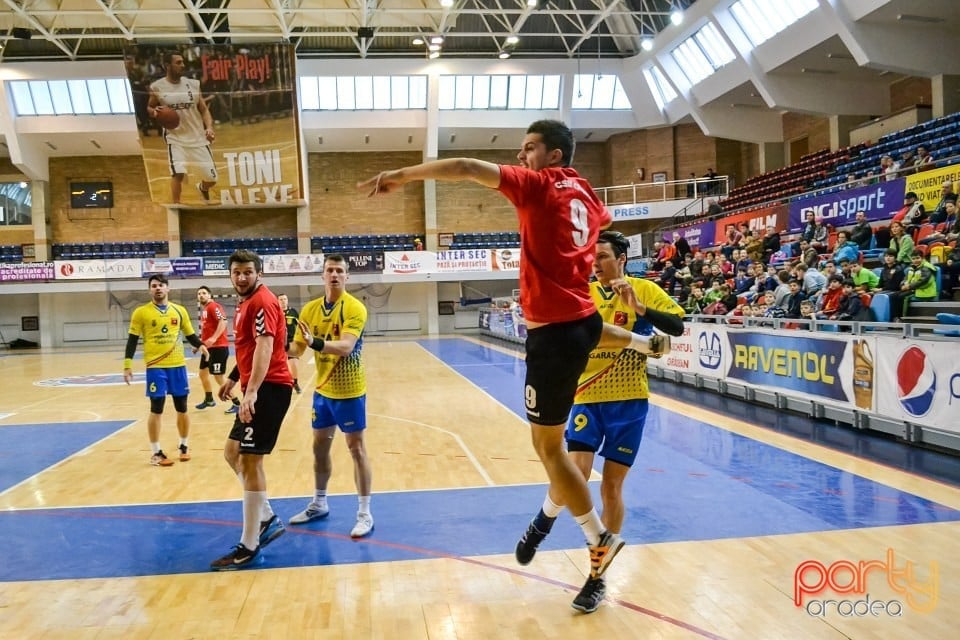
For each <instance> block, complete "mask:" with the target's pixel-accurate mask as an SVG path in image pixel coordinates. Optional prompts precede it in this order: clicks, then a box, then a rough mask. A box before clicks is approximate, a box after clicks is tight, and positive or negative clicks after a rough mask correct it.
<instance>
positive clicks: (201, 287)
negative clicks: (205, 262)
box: [197, 284, 212, 293]
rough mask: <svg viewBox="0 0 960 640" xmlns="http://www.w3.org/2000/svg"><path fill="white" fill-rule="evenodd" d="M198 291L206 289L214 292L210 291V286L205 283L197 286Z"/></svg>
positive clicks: (208, 291)
mask: <svg viewBox="0 0 960 640" xmlns="http://www.w3.org/2000/svg"><path fill="white" fill-rule="evenodd" d="M197 291H206V292H207V293H212V292H211V291H210V287H208V286H207V285H205V284H202V285H200V286H199V287H197Z"/></svg>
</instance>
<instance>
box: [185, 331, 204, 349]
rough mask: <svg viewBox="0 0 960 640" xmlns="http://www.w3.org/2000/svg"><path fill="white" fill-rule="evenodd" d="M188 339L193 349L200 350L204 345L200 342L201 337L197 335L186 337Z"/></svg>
mask: <svg viewBox="0 0 960 640" xmlns="http://www.w3.org/2000/svg"><path fill="white" fill-rule="evenodd" d="M186 338H187V342H189V343H190V346H191V347H194V348H196V349H199V348H200V347H201V346H202V345H203V343H202V342H200V337H199V336H198V335H197V334H195V333H191V334H190V335H188V336H186Z"/></svg>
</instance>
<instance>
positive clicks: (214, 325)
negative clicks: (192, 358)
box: [196, 285, 240, 413]
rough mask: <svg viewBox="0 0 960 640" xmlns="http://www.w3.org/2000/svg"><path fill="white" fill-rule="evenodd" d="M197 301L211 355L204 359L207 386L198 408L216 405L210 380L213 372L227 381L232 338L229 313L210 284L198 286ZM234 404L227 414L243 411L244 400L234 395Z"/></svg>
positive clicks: (202, 367)
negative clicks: (228, 318) (241, 406)
mask: <svg viewBox="0 0 960 640" xmlns="http://www.w3.org/2000/svg"><path fill="white" fill-rule="evenodd" d="M197 302H198V303H199V304H200V342H202V343H203V344H204V346H206V347H207V351H208V352H209V354H210V356H209V357H207V356H203V357H201V358H200V384H201V385H202V386H203V402H201V403H200V404H198V405H197V407H196V408H197V409H201V410H203V409H206V408H207V407H215V406H217V403H216V402H214V400H213V385H212V384H211V383H210V374H213V378H214V379H215V380H216V381H217V384H218V385H222V384H223V377H224V375H226V373H227V358H229V357H230V341H229V340H227V312H226V311H224V309H223V305H222V304H220V303H219V302H217V301H216V300H214V299H213V294H212V293H210V287H208V286H206V285H201V286H200V287H199V288H198V289H197ZM230 400H231V401H232V403H233V404H232V405H231V406H230V408H229V409H227V410H226V412H225V413H236V412H237V411H239V410H240V401H239V400H237V399H236V398H231V399H230Z"/></svg>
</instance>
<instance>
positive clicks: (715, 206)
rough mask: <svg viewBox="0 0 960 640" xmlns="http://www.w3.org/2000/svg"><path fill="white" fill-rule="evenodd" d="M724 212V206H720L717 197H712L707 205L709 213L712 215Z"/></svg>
mask: <svg viewBox="0 0 960 640" xmlns="http://www.w3.org/2000/svg"><path fill="white" fill-rule="evenodd" d="M721 213H723V207H721V206H720V203H718V202H717V200H716V198H711V199H710V201H709V204H708V205H707V215H708V216H710V217H711V218H712V217H715V216H718V215H720V214H721Z"/></svg>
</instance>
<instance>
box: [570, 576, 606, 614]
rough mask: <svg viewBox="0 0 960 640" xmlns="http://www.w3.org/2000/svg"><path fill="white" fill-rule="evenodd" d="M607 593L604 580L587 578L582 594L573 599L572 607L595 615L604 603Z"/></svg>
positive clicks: (581, 590)
mask: <svg viewBox="0 0 960 640" xmlns="http://www.w3.org/2000/svg"><path fill="white" fill-rule="evenodd" d="M606 593H607V585H606V583H605V582H604V581H603V578H587V581H586V582H585V583H584V585H583V588H582V589H580V593H578V594H577V597H576V598H574V599H573V602H572V603H571V604H570V606H571V607H573V608H574V609H576V610H577V611H582V612H583V613H593V612H594V611H596V610H597V608H598V607H599V606H600V603H601V602H603V596H604V595H605V594H606Z"/></svg>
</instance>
